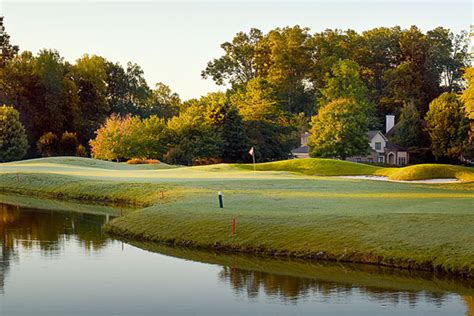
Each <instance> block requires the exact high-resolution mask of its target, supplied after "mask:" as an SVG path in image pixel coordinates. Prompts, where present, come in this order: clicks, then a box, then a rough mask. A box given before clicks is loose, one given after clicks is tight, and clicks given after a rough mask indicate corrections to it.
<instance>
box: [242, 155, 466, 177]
mask: <svg viewBox="0 0 474 316" xmlns="http://www.w3.org/2000/svg"><path fill="white" fill-rule="evenodd" d="M234 166H235V167H237V168H240V169H245V170H253V165H250V164H245V165H234ZM256 170H258V171H288V172H297V173H302V174H306V175H310V176H356V175H378V176H387V177H388V178H389V179H390V180H404V181H410V180H425V179H448V178H456V179H459V180H462V181H465V182H473V181H474V169H473V168H469V167H461V166H453V165H442V164H421V165H414V166H407V167H402V168H383V167H378V166H372V165H366V164H361V163H354V162H349V161H342V160H334V159H321V158H306V159H292V160H282V161H275V162H266V163H259V164H256Z"/></svg>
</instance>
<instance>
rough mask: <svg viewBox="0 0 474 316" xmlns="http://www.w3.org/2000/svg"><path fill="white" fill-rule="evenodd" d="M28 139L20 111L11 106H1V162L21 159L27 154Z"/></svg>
mask: <svg viewBox="0 0 474 316" xmlns="http://www.w3.org/2000/svg"><path fill="white" fill-rule="evenodd" d="M27 148H28V141H27V139H26V132H25V128H24V127H23V125H22V124H21V122H20V113H18V111H17V110H15V109H14V108H13V107H11V106H6V105H3V106H1V107H0V162H6V161H12V160H19V159H21V158H23V157H24V156H25V154H26V150H27Z"/></svg>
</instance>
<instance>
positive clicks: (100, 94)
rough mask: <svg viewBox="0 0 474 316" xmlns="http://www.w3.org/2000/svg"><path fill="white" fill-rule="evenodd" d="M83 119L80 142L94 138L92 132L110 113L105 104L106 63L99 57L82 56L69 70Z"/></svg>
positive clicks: (108, 107)
mask: <svg viewBox="0 0 474 316" xmlns="http://www.w3.org/2000/svg"><path fill="white" fill-rule="evenodd" d="M71 70H72V71H71V76H72V78H73V80H74V82H75V83H76V85H77V87H78V88H79V89H78V95H79V103H80V110H81V113H82V117H83V122H82V131H81V134H80V135H81V141H88V140H89V139H92V138H93V137H94V131H95V130H96V129H97V128H98V127H99V126H100V125H101V124H102V123H103V122H104V121H105V119H106V118H107V115H108V114H109V113H110V105H109V103H107V61H106V60H105V59H104V58H103V57H100V56H89V55H84V56H83V57H81V58H80V59H78V60H77V61H76V64H75V65H74V66H73V67H72V69H71Z"/></svg>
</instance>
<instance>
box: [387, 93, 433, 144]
mask: <svg viewBox="0 0 474 316" xmlns="http://www.w3.org/2000/svg"><path fill="white" fill-rule="evenodd" d="M424 138H425V135H424V133H423V119H422V116H421V114H420V112H419V111H418V109H417V108H416V106H415V104H414V102H407V103H405V104H404V105H403V108H402V110H401V114H400V119H399V120H398V123H397V124H396V125H395V130H394V135H393V137H392V140H393V142H394V143H396V144H399V145H402V146H406V147H412V146H419V145H420V144H423V143H425V141H424Z"/></svg>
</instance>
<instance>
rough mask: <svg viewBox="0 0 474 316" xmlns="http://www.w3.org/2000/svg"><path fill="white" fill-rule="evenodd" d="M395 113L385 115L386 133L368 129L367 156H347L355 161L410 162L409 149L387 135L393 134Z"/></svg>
mask: <svg viewBox="0 0 474 316" xmlns="http://www.w3.org/2000/svg"><path fill="white" fill-rule="evenodd" d="M394 126H395V115H386V116H385V134H384V133H382V132H381V131H375V130H374V131H368V132H367V137H368V139H369V145H370V153H369V154H368V155H366V156H354V157H349V158H346V160H348V161H353V162H367V163H375V162H376V163H384V164H389V165H406V164H408V163H409V159H410V154H409V153H408V150H407V149H406V148H404V147H402V146H400V145H397V144H394V143H392V142H390V141H389V140H388V138H387V135H393V131H394Z"/></svg>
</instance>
